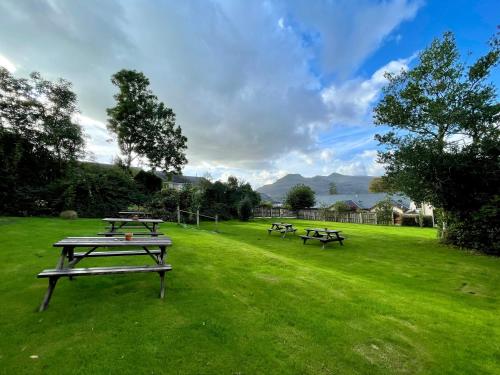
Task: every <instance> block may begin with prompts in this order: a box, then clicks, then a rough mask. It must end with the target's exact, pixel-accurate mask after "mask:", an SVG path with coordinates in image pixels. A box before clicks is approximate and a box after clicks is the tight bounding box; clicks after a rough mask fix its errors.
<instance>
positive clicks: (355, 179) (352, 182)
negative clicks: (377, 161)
mask: <svg viewBox="0 0 500 375" xmlns="http://www.w3.org/2000/svg"><path fill="white" fill-rule="evenodd" d="M372 178H373V176H348V175H343V174H340V173H336V172H333V173H331V174H329V175H327V176H319V175H318V176H313V177H304V176H302V175H301V174H299V173H290V174H287V175H286V176H283V177H281V178H279V179H277V180H276V181H275V182H274V183H272V184H266V185H263V186H261V187H259V188H258V189H257V191H258V192H259V193H263V194H265V195H267V196H269V197H271V198H272V199H274V200H282V199H283V198H284V196H285V195H286V193H287V192H288V190H290V189H291V188H292V187H293V186H295V185H297V184H304V185H307V186H309V187H310V188H311V189H312V190H313V191H314V192H315V193H316V195H328V194H329V190H330V184H331V183H334V184H335V185H336V186H337V193H338V194H362V193H368V192H369V191H368V186H369V185H370V181H371V180H372Z"/></svg>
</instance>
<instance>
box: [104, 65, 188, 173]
mask: <svg viewBox="0 0 500 375" xmlns="http://www.w3.org/2000/svg"><path fill="white" fill-rule="evenodd" d="M111 82H112V83H113V84H114V85H115V86H117V87H118V90H119V91H118V93H117V94H116V95H115V96H114V98H115V100H116V105H115V106H114V107H113V108H109V109H108V110H107V113H108V116H109V119H108V129H109V130H110V131H111V132H113V133H114V134H115V135H116V138H117V141H118V146H119V147H120V150H121V152H122V153H123V154H124V156H125V160H124V164H125V165H126V167H127V168H130V166H131V164H132V161H133V160H134V159H136V158H137V157H145V158H146V159H147V160H148V162H149V165H150V166H151V167H152V168H153V169H154V168H161V169H163V170H164V171H165V172H170V171H176V172H179V171H180V169H181V167H182V166H183V165H184V164H186V162H187V159H186V157H185V154H184V153H185V150H186V148H187V146H186V143H187V138H186V137H185V136H183V135H182V130H181V128H180V126H175V113H174V112H173V111H172V109H170V108H168V107H166V106H165V104H164V103H161V102H159V101H158V98H157V97H156V96H155V95H154V94H153V92H152V91H151V89H150V88H149V79H148V78H147V77H146V76H145V75H144V74H143V73H141V72H137V71H135V70H126V69H123V70H120V71H119V72H117V73H115V74H114V75H113V76H112V77H111Z"/></svg>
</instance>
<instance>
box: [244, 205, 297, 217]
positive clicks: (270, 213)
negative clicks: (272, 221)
mask: <svg viewBox="0 0 500 375" xmlns="http://www.w3.org/2000/svg"><path fill="white" fill-rule="evenodd" d="M253 216H254V217H288V218H297V213H296V212H295V211H292V210H287V209H285V208H268V207H256V208H254V210H253Z"/></svg>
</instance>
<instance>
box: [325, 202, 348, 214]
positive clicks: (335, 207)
mask: <svg viewBox="0 0 500 375" xmlns="http://www.w3.org/2000/svg"><path fill="white" fill-rule="evenodd" d="M330 208H331V209H332V211H335V212H352V211H354V209H353V208H352V207H351V206H349V205H348V204H347V203H346V202H344V201H338V202H335V203H334V204H332V205H331V207H330Z"/></svg>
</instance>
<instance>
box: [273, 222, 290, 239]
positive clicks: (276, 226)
mask: <svg viewBox="0 0 500 375" xmlns="http://www.w3.org/2000/svg"><path fill="white" fill-rule="evenodd" d="M296 231H297V229H295V228H294V227H293V224H289V223H272V224H271V228H269V229H268V230H267V233H268V234H271V233H272V232H280V233H281V234H282V236H281V238H285V236H286V234H287V233H293V234H295V232H296Z"/></svg>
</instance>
